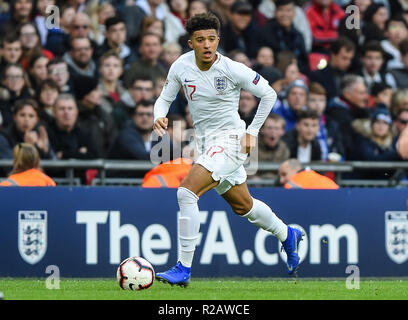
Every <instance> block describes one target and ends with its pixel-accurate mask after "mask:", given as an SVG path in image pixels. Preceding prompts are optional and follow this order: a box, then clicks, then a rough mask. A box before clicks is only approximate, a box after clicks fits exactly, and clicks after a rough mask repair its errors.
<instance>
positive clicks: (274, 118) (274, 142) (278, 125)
mask: <svg viewBox="0 0 408 320" xmlns="http://www.w3.org/2000/svg"><path fill="white" fill-rule="evenodd" d="M285 126H286V123H285V119H283V118H282V117H281V116H280V115H278V114H274V113H271V114H269V115H268V117H267V118H266V120H265V123H264V124H263V126H262V128H261V130H260V136H259V140H258V161H260V162H281V161H284V160H286V159H289V157H290V151H289V148H288V147H287V145H286V144H285V142H283V141H282V137H283V135H284V134H285ZM276 176H277V175H276V173H274V172H259V173H257V177H261V178H269V179H274V178H276Z"/></svg>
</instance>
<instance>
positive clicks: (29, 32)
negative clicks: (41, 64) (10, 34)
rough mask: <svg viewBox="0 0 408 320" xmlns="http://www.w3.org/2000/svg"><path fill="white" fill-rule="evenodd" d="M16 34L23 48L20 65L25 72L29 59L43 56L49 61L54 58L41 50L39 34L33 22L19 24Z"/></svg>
mask: <svg viewBox="0 0 408 320" xmlns="http://www.w3.org/2000/svg"><path fill="white" fill-rule="evenodd" d="M18 34H19V36H20V41H21V45H22V48H23V54H22V57H21V60H20V63H21V65H22V66H23V68H24V69H25V70H28V68H29V65H30V62H31V59H32V58H33V57H35V56H38V55H40V54H43V55H45V56H46V57H47V58H48V59H49V60H51V59H52V58H53V57H54V55H53V54H52V53H51V52H50V51H48V50H46V49H43V48H42V46H41V41H40V33H39V32H38V30H37V27H36V26H35V24H34V23H33V22H25V23H23V24H21V25H20V28H19V30H18Z"/></svg>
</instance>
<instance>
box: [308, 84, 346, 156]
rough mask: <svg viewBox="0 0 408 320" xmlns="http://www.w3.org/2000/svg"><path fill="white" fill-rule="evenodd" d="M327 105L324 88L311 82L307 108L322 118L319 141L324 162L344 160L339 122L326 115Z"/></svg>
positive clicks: (318, 135) (320, 120) (318, 134)
mask: <svg viewBox="0 0 408 320" xmlns="http://www.w3.org/2000/svg"><path fill="white" fill-rule="evenodd" d="M326 104H327V100H326V90H325V89H324V87H323V86H322V85H321V84H319V83H317V82H311V83H310V84H309V96H308V101H307V107H308V109H310V110H314V111H315V112H316V113H317V114H318V115H319V117H320V119H319V127H320V130H319V132H318V133H317V139H318V140H319V143H320V150H321V151H322V160H330V161H333V160H334V159H339V160H340V159H342V158H343V159H344V148H343V142H342V139H341V133H340V129H339V126H338V124H337V122H336V121H335V120H333V119H332V118H331V117H330V116H328V115H326V114H325V110H326Z"/></svg>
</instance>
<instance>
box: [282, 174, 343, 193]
mask: <svg viewBox="0 0 408 320" xmlns="http://www.w3.org/2000/svg"><path fill="white" fill-rule="evenodd" d="M285 188H286V189H339V188H340V187H339V186H338V185H337V184H336V183H335V182H334V181H333V180H332V179H330V178H328V177H326V176H323V175H321V174H319V173H317V172H316V171H313V170H311V169H306V170H303V171H300V172H298V173H295V174H294V175H293V176H292V177H291V178H290V180H289V182H288V183H286V184H285Z"/></svg>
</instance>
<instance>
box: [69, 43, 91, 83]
mask: <svg viewBox="0 0 408 320" xmlns="http://www.w3.org/2000/svg"><path fill="white" fill-rule="evenodd" d="M92 53H93V49H92V45H91V41H90V40H89V39H88V38H86V37H78V38H73V39H72V40H71V49H70V51H69V52H66V53H65V54H64V57H63V59H64V60H65V62H66V63H67V65H68V70H69V74H70V78H71V79H72V83H73V85H74V86H75V81H76V79H77V78H79V77H88V78H96V77H97V76H98V69H97V67H96V64H95V62H94V61H93V60H92Z"/></svg>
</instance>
